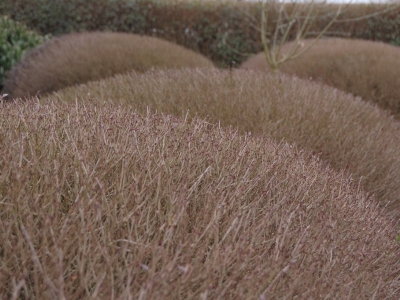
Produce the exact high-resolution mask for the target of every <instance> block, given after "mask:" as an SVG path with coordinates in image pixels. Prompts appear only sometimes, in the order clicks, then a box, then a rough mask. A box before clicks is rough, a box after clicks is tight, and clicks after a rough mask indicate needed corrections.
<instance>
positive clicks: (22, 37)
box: [0, 16, 48, 89]
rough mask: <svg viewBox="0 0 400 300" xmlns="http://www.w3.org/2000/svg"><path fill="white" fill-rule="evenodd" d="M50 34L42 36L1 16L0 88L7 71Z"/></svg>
mask: <svg viewBox="0 0 400 300" xmlns="http://www.w3.org/2000/svg"><path fill="white" fill-rule="evenodd" d="M46 39H48V36H44V37H43V36H41V35H39V34H37V33H36V32H34V31H30V30H28V28H27V27H26V26H25V25H23V24H20V23H17V22H14V21H13V20H11V19H10V18H9V17H7V16H1V17H0V89H1V88H2V86H3V84H2V83H3V80H4V77H5V72H6V71H8V70H10V69H11V68H12V67H13V66H14V65H15V64H16V63H17V62H18V61H19V60H20V59H21V58H22V56H23V55H24V54H25V52H26V51H27V50H29V49H31V48H33V47H35V46H37V45H38V44H41V43H43V42H44V41H45V40H46Z"/></svg>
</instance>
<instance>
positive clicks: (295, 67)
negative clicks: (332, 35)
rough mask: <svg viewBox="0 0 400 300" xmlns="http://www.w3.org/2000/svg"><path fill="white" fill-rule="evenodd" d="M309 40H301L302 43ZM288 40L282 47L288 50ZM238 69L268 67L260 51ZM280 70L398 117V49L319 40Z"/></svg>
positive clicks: (363, 43)
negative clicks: (346, 94)
mask: <svg viewBox="0 0 400 300" xmlns="http://www.w3.org/2000/svg"><path fill="white" fill-rule="evenodd" d="M310 42H311V41H305V45H307V44H309V43H310ZM290 48H291V43H289V44H286V45H284V46H283V48H282V51H283V52H285V51H289V49H290ZM241 68H246V69H256V70H264V71H265V70H268V69H269V66H268V63H267V61H266V60H265V58H264V53H260V54H258V55H255V56H253V57H251V58H250V59H248V60H247V61H246V62H244V63H243V64H242V66H241ZM280 71H281V72H283V73H287V74H292V75H296V76H299V77H302V78H311V79H314V80H317V81H320V82H323V83H325V84H328V85H331V86H334V87H336V88H339V89H341V90H343V91H346V92H349V93H352V94H354V95H357V96H361V97H362V98H363V99H365V100H368V101H371V102H374V103H376V104H378V105H379V106H380V107H382V108H384V109H387V110H390V111H391V112H392V113H393V114H394V115H395V116H396V118H399V117H400V94H399V92H398V91H399V90H400V79H399V78H400V49H399V47H396V46H391V45H388V44H384V43H381V42H371V41H362V40H348V39H323V40H320V41H319V42H318V43H316V44H315V45H314V46H313V47H312V48H310V50H309V51H308V52H306V53H304V55H302V56H301V58H298V59H295V60H291V61H288V62H286V63H285V64H282V66H281V68H280Z"/></svg>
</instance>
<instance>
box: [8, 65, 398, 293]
mask: <svg viewBox="0 0 400 300" xmlns="http://www.w3.org/2000/svg"><path fill="white" fill-rule="evenodd" d="M173 73H174V72H167V73H165V74H164V75H166V74H168V75H173ZM175 74H177V73H176V72H175ZM184 74H186V75H188V73H187V72H186V73H184ZM215 74H218V75H221V74H222V73H217V72H216V73H215ZM207 75H212V74H211V73H208V74H207ZM235 76H237V74H236V75H235ZM223 77H224V78H223V79H222V80H223V81H228V80H229V79H228V78H229V77H225V76H223ZM218 78H219V77H218ZM176 79H179V78H176ZM180 79H183V78H180ZM212 79H216V78H212ZM156 81H157V78H156ZM238 84H240V83H239V82H238ZM139 86H140V85H139ZM185 88H187V87H186V86H185ZM174 89H175V87H174ZM224 90H225V89H224ZM158 91H159V90H158ZM225 91H226V90H225ZM214 92H215V90H214ZM149 93H150V91H149ZM98 100H101V99H98ZM1 108H2V115H4V116H6V117H5V118H1V119H0V136H1V138H2V142H3V147H1V148H0V157H2V158H3V160H2V162H1V164H0V174H2V175H3V174H7V176H6V177H5V178H4V179H5V180H1V181H0V194H1V204H2V208H1V210H0V220H1V221H0V239H1V240H2V241H5V242H4V243H3V244H2V245H1V255H2V259H1V273H0V279H1V280H0V297H1V298H2V299H9V298H12V297H14V298H16V299H19V298H29V299H32V298H35V299H47V298H52V299H94V298H96V299H97V298H102V299H111V298H117V299H139V298H143V299H167V300H169V299H199V298H204V299H205V298H207V299H321V298H324V299H329V298H331V297H332V295H334V298H337V299H372V298H374V297H375V298H376V299H397V298H398V296H399V290H398V287H399V285H400V282H399V280H400V279H399V276H398V272H399V268H400V260H399V259H398V258H399V256H400V247H399V245H398V243H397V242H396V241H395V236H396V234H397V232H396V230H394V228H393V226H392V223H391V222H390V221H389V220H388V219H387V218H385V216H384V215H383V214H382V211H381V210H379V209H378V207H377V205H374V204H371V202H370V200H369V199H368V196H367V195H366V194H365V193H363V192H362V191H360V190H357V189H356V188H354V183H353V182H352V181H351V179H350V178H348V177H346V176H344V174H343V173H336V172H334V171H332V170H331V169H329V168H327V167H326V166H323V164H322V163H321V162H320V161H318V159H317V158H315V157H312V156H311V157H310V155H309V154H308V153H305V152H302V151H299V150H297V149H296V148H295V147H292V146H290V145H288V144H286V143H274V142H273V141H271V140H270V139H268V138H266V137H249V136H248V135H239V134H238V133H237V131H234V130H227V129H222V128H221V127H219V126H218V125H210V124H209V123H207V122H205V121H203V120H199V119H194V120H185V121H184V120H182V119H181V120H180V119H177V118H174V117H171V116H163V115H155V114H151V113H148V114H145V115H140V114H137V113H134V110H133V109H129V108H128V107H126V106H116V105H109V104H107V105H99V104H98V101H97V99H96V98H94V99H93V101H90V102H89V101H82V102H80V101H78V102H76V103H69V104H66V103H61V102H59V101H58V102H47V101H46V102H44V103H34V102H26V101H25V102H20V103H17V104H15V105H4V106H3V107H1ZM21 120H23V122H21ZM16 249H18V251H16ZM11 296H12V297H11Z"/></svg>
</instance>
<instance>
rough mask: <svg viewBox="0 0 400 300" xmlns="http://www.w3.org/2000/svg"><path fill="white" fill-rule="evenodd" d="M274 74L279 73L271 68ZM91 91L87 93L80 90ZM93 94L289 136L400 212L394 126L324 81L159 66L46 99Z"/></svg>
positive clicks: (399, 141)
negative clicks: (163, 68) (170, 68)
mask: <svg viewBox="0 0 400 300" xmlns="http://www.w3.org/2000/svg"><path fill="white" fill-rule="evenodd" d="M278 75H279V74H278ZM88 94H90V96H87V95H88ZM87 97H92V98H94V99H96V101H106V102H107V101H111V102H117V103H122V104H128V105H131V106H133V107H135V108H137V109H138V110H139V111H143V112H145V111H146V109H147V107H150V108H151V109H153V110H157V111H161V112H165V113H171V114H174V115H183V116H185V115H186V114H187V113H188V116H200V117H204V118H208V119H209V120H210V121H212V122H220V124H221V125H224V126H234V127H237V128H238V129H239V130H240V131H241V132H252V133H255V134H264V135H267V136H270V137H273V138H274V139H276V140H279V141H280V140H282V139H285V140H286V141H289V142H295V143H296V144H298V145H299V146H300V147H302V148H305V149H309V150H310V151H314V152H315V153H316V154H318V155H320V157H321V158H322V159H323V160H324V161H325V162H326V163H328V164H330V165H331V166H332V167H334V168H335V169H336V170H342V169H345V170H348V171H349V174H351V176H353V178H354V180H355V182H356V183H357V184H360V186H361V187H364V188H365V189H366V190H367V191H368V192H370V193H371V194H375V195H376V196H377V198H378V200H379V202H380V203H381V205H382V206H388V211H390V213H391V214H393V215H395V216H396V215H397V216H400V198H399V195H400V125H399V123H398V122H395V121H394V120H393V119H392V118H391V117H389V115H388V114H387V113H385V112H383V111H382V110H380V109H378V108H377V107H374V106H372V105H370V104H369V103H366V102H365V101H363V100H362V99H360V98H357V97H353V96H351V95H350V94H347V93H344V92H341V91H340V90H337V89H334V88H331V87H329V86H326V85H321V84H318V83H314V82H310V81H305V80H301V79H298V78H289V77H287V76H283V75H282V76H270V75H268V74H266V73H265V72H264V73H261V72H252V71H246V70H235V71H228V70H225V71H222V70H215V69H209V70H208V69H205V70H169V71H168V70H166V71H160V72H148V73H146V74H143V75H140V74H137V73H132V74H128V75H125V76H116V77H115V78H110V79H107V80H102V81H99V82H92V83H88V84H87V85H82V86H79V87H75V88H68V89H65V90H63V91H60V92H57V93H55V94H53V95H52V96H50V97H49V98H50V99H52V100H53V101H57V102H58V101H72V102H75V101H76V99H86V98H87Z"/></svg>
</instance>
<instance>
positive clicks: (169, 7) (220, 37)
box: [0, 0, 400, 67]
mask: <svg viewBox="0 0 400 300" xmlns="http://www.w3.org/2000/svg"><path fill="white" fill-rule="evenodd" d="M284 5H287V6H290V5H291V4H288V3H287V2H285V4H284ZM296 5H297V7H298V6H300V5H303V4H301V3H297V4H296ZM338 5H339V4H322V6H323V7H322V8H321V14H320V15H321V18H319V20H318V21H317V22H316V25H315V26H314V27H312V28H311V30H310V31H311V32H318V31H320V29H321V28H323V27H324V26H325V25H326V24H327V23H328V22H329V20H330V19H331V13H332V12H333V11H336V10H337V8H338V7H337V6H338ZM388 5H389V4H387V3H381V4H379V3H367V4H365V3H355V4H350V5H346V6H345V7H343V13H342V15H341V16H340V17H339V20H338V22H336V23H335V24H333V26H332V27H331V30H330V32H329V34H330V35H335V36H349V37H352V38H359V39H376V40H382V41H384V42H388V43H389V42H390V43H397V41H398V40H399V39H400V32H399V28H398V25H399V22H398V19H399V18H398V14H399V13H400V7H397V8H393V9H392V10H391V9H387V8H388ZM288 9H289V8H288ZM289 11H290V9H289ZM306 11H307V10H304V13H306ZM382 11H383V12H385V13H382ZM377 12H381V13H378V14H377ZM0 14H8V15H10V16H11V17H12V18H13V19H15V20H18V21H21V22H23V23H25V24H27V25H28V27H29V28H33V29H36V30H38V31H39V32H44V33H52V34H54V35H61V34H66V33H71V32H81V31H104V30H108V31H121V32H130V33H137V34H146V35H153V36H156V37H160V38H163V39H166V40H168V41H171V42H174V43H177V44H180V45H182V46H185V47H187V48H190V49H192V50H195V51H199V52H200V53H202V54H203V55H204V56H206V57H208V58H210V59H211V60H212V61H213V62H214V63H215V64H216V65H217V66H219V67H227V66H233V65H235V66H237V65H239V64H240V63H241V62H242V61H243V60H244V59H245V58H246V56H245V55H243V54H244V53H258V52H259V51H261V49H262V44H261V40H260V32H259V31H260V5H259V2H258V1H230V0H227V1H225V0H212V1H192V0H184V1H181V0H179V1H159V0H118V1H114V0H113V1H111V0H57V1H54V0H13V1H10V0H0ZM371 14H372V15H374V18H367V19H366V18H363V16H367V15H371ZM277 15H278V14H277V12H276V11H274V10H271V11H270V12H269V17H268V19H269V20H271V21H272V22H271V24H272V26H271V28H269V29H268V32H274V30H275V28H274V26H273V24H276V22H275V21H276V19H277ZM292 28H293V30H292V31H291V32H290V33H289V36H288V39H289V40H291V39H293V38H294V37H295V36H296V30H297V27H296V26H293V27H292Z"/></svg>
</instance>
